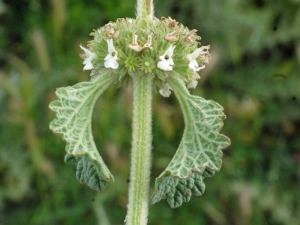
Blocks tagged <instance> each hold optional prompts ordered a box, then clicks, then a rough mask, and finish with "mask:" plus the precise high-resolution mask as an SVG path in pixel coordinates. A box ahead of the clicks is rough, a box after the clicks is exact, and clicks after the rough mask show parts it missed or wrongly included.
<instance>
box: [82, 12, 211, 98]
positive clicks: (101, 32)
mask: <svg viewBox="0 0 300 225" xmlns="http://www.w3.org/2000/svg"><path fill="white" fill-rule="evenodd" d="M196 32H197V30H189V29H188V28H187V27H185V26H183V25H182V24H178V22H176V21H175V20H173V19H171V18H170V17H169V18H163V19H161V20H158V19H156V18H155V19H154V20H151V21H150V20H147V19H142V18H137V19H129V18H127V19H118V20H117V21H116V22H110V23H108V24H106V25H105V26H104V27H102V28H99V29H97V30H94V31H93V33H92V35H93V36H94V40H92V41H90V42H89V44H88V49H87V48H84V47H82V46H80V47H81V48H82V49H83V51H84V53H85V54H84V55H82V57H83V58H84V62H83V64H84V68H83V69H84V70H92V73H91V76H98V75H100V74H101V72H102V71H103V70H112V72H117V73H118V74H119V75H120V81H122V80H124V79H123V78H124V77H126V76H127V75H128V76H143V75H144V76H151V77H153V79H155V84H156V85H157V87H158V89H159V93H160V94H161V95H163V96H164V97H168V96H169V95H170V94H171V88H170V86H169V85H168V83H167V78H168V77H169V76H180V78H182V79H183V80H184V82H185V83H186V84H187V87H188V88H195V87H196V86H197V83H198V81H197V80H198V79H199V78H200V76H199V74H198V72H199V71H200V70H201V69H203V68H204V67H205V64H207V63H209V61H210V54H209V48H210V46H202V47H198V45H199V42H198V40H200V37H199V36H197V35H196Z"/></svg>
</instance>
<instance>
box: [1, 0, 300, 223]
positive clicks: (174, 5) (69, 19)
mask: <svg viewBox="0 0 300 225" xmlns="http://www.w3.org/2000/svg"><path fill="white" fill-rule="evenodd" d="M155 4H156V16H157V17H158V18H160V17H162V16H165V17H167V16H171V17H172V18H176V19H177V21H180V22H181V23H183V24H185V25H186V26H188V27H189V28H191V29H192V28H195V29H197V30H198V34H199V35H200V36H201V37H202V40H201V41H202V44H203V45H209V44H210V45H211V55H212V61H211V63H210V65H209V66H207V68H206V69H205V70H202V71H201V73H200V75H201V79H200V82H199V85H198V87H197V88H196V89H195V90H192V91H191V92H192V93H193V94H196V95H200V96H202V97H204V98H206V99H213V100H215V101H217V102H219V103H220V104H221V105H223V106H224V108H225V113H226V115H227V117H228V118H227V120H225V126H224V128H223V130H222V133H224V134H225V135H227V136H229V137H230V138H231V140H232V144H231V146H230V147H229V148H227V149H226V150H224V157H223V166H222V170H221V171H220V172H218V173H217V174H216V175H215V176H214V177H213V178H210V179H206V191H205V193H204V195H203V196H201V197H192V199H191V201H190V202H188V203H185V204H183V205H182V206H181V207H180V208H178V209H170V208H169V206H168V204H167V202H166V201H162V202H160V203H158V204H156V205H151V207H150V216H149V224H150V225H171V224H172V225H182V224H189V225H202V224H203V225H204V224H205V225H207V224H209V225H227V224H228V225H229V224H230V225H232V224H233V225H235V224H236V225H252V224H253V225H267V224H271V225H283V224H288V225H297V224H299V223H300V222H299V221H300V191H299V188H300V181H299V180H300V179H299V178H300V166H299V165H300V137H299V136H300V135H299V134H300V67H299V65H300V1H299V0H243V1H242V0H222V1H212V0H211V1H209V0H184V1H183V0H182V1H175V0H164V1H155ZM134 11H135V1H134V0H110V1H109V0H72V1H71V0H7V1H3V0H0V225H19V224H20V225H23V224H31V225H57V224H61V225H75V224H76V225H78V224H79V225H80V224H95V225H96V224H97V225H118V224H123V221H124V218H125V215H126V205H127V189H128V177H129V164H130V162H129V158H130V157H129V156H130V143H131V140H130V139H131V101H132V96H131V88H130V87H129V88H127V89H125V88H118V87H117V86H114V87H111V88H109V89H108V90H107V91H106V92H105V94H104V95H103V96H101V98H100V99H99V101H98V103H97V105H96V108H95V111H94V117H93V133H94V138H95V141H96V143H97V146H98V149H99V151H100V153H101V155H102V156H103V158H104V159H105V161H106V163H107V164H108V166H109V168H110V169H111V172H112V173H113V175H114V176H115V182H113V183H110V184H109V185H108V187H107V188H106V190H105V191H104V192H102V193H96V192H94V191H93V190H91V189H89V188H88V187H87V186H85V185H81V184H80V183H79V182H78V181H77V180H76V178H75V166H74V165H67V164H65V163H64V161H63V158H64V155H65V152H64V148H65V143H64V142H63V140H62V138H61V137H59V136H56V135H54V134H53V133H52V132H51V131H50V130H49V129H48V124H49V122H50V121H51V120H52V119H53V118H54V113H53V112H51V111H50V110H49V109H48V105H49V103H50V102H51V101H53V100H54V99H55V95H54V91H55V89H56V88H57V87H61V86H69V85H73V84H75V83H77V82H80V81H86V80H89V73H88V72H84V71H83V70H82V68H83V65H82V59H80V57H79V56H78V55H79V54H81V53H82V51H81V49H80V48H79V45H80V44H83V45H84V46H85V45H86V42H87V41H88V40H90V36H89V33H90V32H91V31H92V29H94V28H98V27H100V26H103V25H104V24H105V23H107V22H109V21H115V20H116V19H117V18H118V17H134ZM183 128H184V124H183V118H182V114H181V111H180V109H179V105H178V103H177V101H176V99H175V98H174V95H172V97H170V98H167V99H166V98H162V97H161V96H159V94H155V97H154V117H153V132H154V133H153V136H154V141H153V167H152V176H151V189H153V184H154V180H155V178H156V177H157V176H159V174H160V173H161V172H162V171H163V170H164V168H165V167H166V166H167V164H168V162H169V161H170V159H171V157H172V156H173V154H174V152H175V149H176V147H177V146H178V144H179V141H180V137H181V135H182V132H183Z"/></svg>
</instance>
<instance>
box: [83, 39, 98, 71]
mask: <svg viewBox="0 0 300 225" xmlns="http://www.w3.org/2000/svg"><path fill="white" fill-rule="evenodd" d="M80 48H81V49H82V50H83V51H84V55H81V56H82V57H83V58H84V61H83V64H84V65H85V66H84V67H83V70H91V69H93V68H94V66H93V64H92V61H93V60H94V59H95V58H96V54H95V53H93V52H91V51H90V50H88V49H86V48H84V47H82V45H80Z"/></svg>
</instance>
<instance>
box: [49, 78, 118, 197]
mask: <svg viewBox="0 0 300 225" xmlns="http://www.w3.org/2000/svg"><path fill="white" fill-rule="evenodd" d="M116 79H117V77H116V75H113V74H111V73H108V72H106V73H104V74H102V75H101V76H98V77H96V78H93V79H92V80H91V81H88V82H81V83H78V84H75V85H74V86H71V87H63V88H59V89H57V90H56V96H57V98H58V99H57V100H55V101H53V102H51V103H50V105H49V107H50V109H52V110H53V111H54V112H56V117H55V118H54V120H53V121H52V122H51V123H50V129H51V130H52V131H53V132H54V133H56V134H61V135H62V136H63V139H64V140H65V141H66V142H67V145H66V152H67V155H66V156H65V162H66V163H74V164H75V165H76V177H77V179H78V180H79V182H81V183H86V184H87V185H88V186H89V187H91V188H92V189H94V190H96V191H101V190H103V189H104V188H105V186H106V184H107V182H108V181H112V180H113V176H112V174H111V173H110V171H109V170H108V168H107V166H106V165H105V163H104V162H103V159H102V157H101V156H100V154H99V152H98V150H97V147H96V145H95V142H94V139H93V135H92V125H91V120H92V113H93V108H94V105H95V102H96V100H97V99H98V97H99V96H100V95H101V94H102V93H103V91H105V90H106V89H107V88H108V87H109V86H110V85H111V84H112V83H113V82H114V81H115V80H116Z"/></svg>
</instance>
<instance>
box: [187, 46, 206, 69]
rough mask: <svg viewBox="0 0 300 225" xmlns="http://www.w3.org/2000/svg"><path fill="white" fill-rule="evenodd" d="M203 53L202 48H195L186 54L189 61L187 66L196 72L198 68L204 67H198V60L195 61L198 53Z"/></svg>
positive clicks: (202, 67)
mask: <svg viewBox="0 0 300 225" xmlns="http://www.w3.org/2000/svg"><path fill="white" fill-rule="evenodd" d="M201 53H203V48H202V47H201V48H197V49H196V50H195V51H194V52H193V53H192V54H189V55H187V56H186V58H187V60H189V61H190V63H189V67H190V68H191V69H192V70H193V71H194V72H197V71H199V70H202V69H204V67H205V65H204V66H201V67H199V65H198V62H197V60H196V59H197V58H198V57H199V56H200V54H201Z"/></svg>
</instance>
